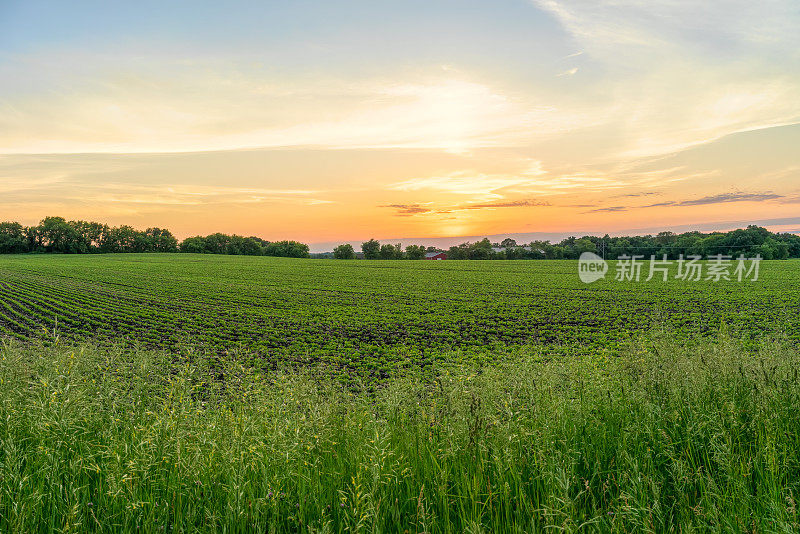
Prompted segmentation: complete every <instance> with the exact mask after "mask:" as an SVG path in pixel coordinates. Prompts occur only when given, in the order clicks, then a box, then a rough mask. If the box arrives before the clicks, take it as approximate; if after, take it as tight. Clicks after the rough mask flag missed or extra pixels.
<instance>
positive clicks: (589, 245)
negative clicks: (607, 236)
mask: <svg viewBox="0 0 800 534" xmlns="http://www.w3.org/2000/svg"><path fill="white" fill-rule="evenodd" d="M573 250H574V251H575V252H574V254H575V257H576V258H577V257H579V256H580V255H581V254H583V253H584V252H595V253H596V252H597V246H596V245H595V244H594V243H593V242H592V240H591V239H589V238H588V237H582V238H580V239H578V240H577V241H575V243H574V244H573Z"/></svg>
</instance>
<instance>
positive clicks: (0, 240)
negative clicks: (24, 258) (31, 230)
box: [0, 222, 30, 254]
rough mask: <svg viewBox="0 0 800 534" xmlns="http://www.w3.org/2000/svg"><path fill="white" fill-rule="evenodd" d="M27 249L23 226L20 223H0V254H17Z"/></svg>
mask: <svg viewBox="0 0 800 534" xmlns="http://www.w3.org/2000/svg"><path fill="white" fill-rule="evenodd" d="M29 250H30V249H29V247H28V239H27V238H26V236H25V228H23V227H22V225H21V224H19V223H17V222H3V223H0V254H19V253H22V252H28V251H29Z"/></svg>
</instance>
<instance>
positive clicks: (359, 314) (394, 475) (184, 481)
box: [0, 254, 800, 533]
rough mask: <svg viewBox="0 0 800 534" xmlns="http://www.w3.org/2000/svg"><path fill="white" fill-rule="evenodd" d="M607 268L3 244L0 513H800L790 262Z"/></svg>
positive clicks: (45, 523) (419, 528) (308, 521)
mask: <svg viewBox="0 0 800 534" xmlns="http://www.w3.org/2000/svg"><path fill="white" fill-rule="evenodd" d="M645 272H646V271H645ZM613 273H614V266H613V265H612V267H611V274H610V275H609V276H608V277H607V279H606V280H603V281H598V282H595V283H592V284H583V283H582V282H581V281H580V280H579V277H578V273H577V262H575V261H561V260H552V261H545V260H541V261H492V262H488V261H487V262H481V261H441V262H435V261H430V262H425V261H366V260H353V261H337V260H307V259H282V258H264V257H236V256H207V255H188V254H187V255H184V254H181V255H178V254H170V255H159V254H142V255H135V254H130V255H86V256H66V255H65V256H61V255H47V256H44V255H19V256H0V356H2V359H1V360H0V531H2V532H132V531H142V532H223V531H224V532H314V533H316V532H337V533H338V532H371V533H375V532H437V533H438V532H441V533H457V532H539V531H566V532H578V531H580V532H582V531H591V532H594V531H599V532H670V531H685V532H689V531H714V532H731V531H733V532H793V531H798V530H800V508H798V505H797V502H796V500H797V499H798V497H800V419H799V418H798V417H797V414H798V413H800V379H799V378H798V371H800V350H798V340H800V289H798V287H799V284H798V282H800V262H798V261H793V260H787V261H769V262H764V263H763V264H762V265H761V272H760V277H759V280H758V281H756V282H750V281H743V282H738V281H735V280H734V281H720V282H712V281H698V282H689V281H682V280H676V279H674V278H672V277H671V278H670V279H669V280H668V281H666V282H664V281H661V280H660V279H658V280H653V281H651V282H644V281H642V282H619V281H615V280H614V279H613Z"/></svg>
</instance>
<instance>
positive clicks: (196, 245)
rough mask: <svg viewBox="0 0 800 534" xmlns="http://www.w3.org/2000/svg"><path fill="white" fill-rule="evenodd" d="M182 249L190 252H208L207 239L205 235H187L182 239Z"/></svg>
mask: <svg viewBox="0 0 800 534" xmlns="http://www.w3.org/2000/svg"><path fill="white" fill-rule="evenodd" d="M180 251H181V252H186V253H188V254H204V253H205V252H206V239H205V238H204V237H200V236H196V237H187V238H186V239H184V240H183V241H181V245H180Z"/></svg>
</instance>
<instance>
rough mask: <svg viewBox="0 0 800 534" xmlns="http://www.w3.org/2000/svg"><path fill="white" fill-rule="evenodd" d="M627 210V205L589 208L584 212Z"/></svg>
mask: <svg viewBox="0 0 800 534" xmlns="http://www.w3.org/2000/svg"><path fill="white" fill-rule="evenodd" d="M627 210H628V207H627V206H610V207H607V208H597V209H593V210H589V211H586V212H584V213H598V212H613V211H627Z"/></svg>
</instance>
